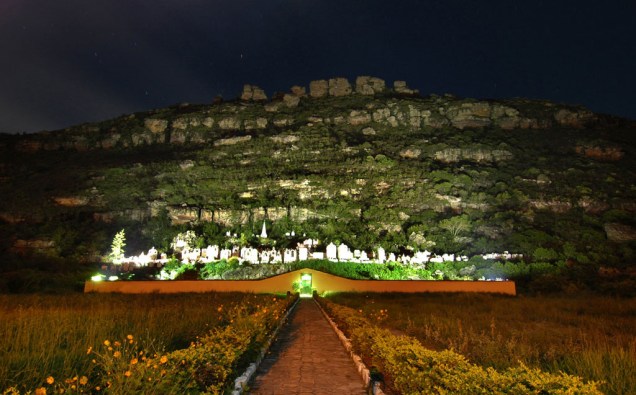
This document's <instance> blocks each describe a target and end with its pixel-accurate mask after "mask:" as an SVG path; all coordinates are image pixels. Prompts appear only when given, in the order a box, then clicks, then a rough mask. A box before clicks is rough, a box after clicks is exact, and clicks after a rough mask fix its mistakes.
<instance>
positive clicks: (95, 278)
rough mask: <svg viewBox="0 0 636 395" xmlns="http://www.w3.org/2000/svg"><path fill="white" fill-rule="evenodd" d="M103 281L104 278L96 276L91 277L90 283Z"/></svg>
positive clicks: (99, 275)
mask: <svg viewBox="0 0 636 395" xmlns="http://www.w3.org/2000/svg"><path fill="white" fill-rule="evenodd" d="M103 279H104V276H103V275H101V274H96V275H94V276H93V277H91V281H96V282H98V281H102V280H103Z"/></svg>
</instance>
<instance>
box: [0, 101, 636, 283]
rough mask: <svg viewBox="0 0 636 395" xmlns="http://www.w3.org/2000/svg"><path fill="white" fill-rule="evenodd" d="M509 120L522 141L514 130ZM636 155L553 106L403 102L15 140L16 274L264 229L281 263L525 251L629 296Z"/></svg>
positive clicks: (159, 114)
mask: <svg viewBox="0 0 636 395" xmlns="http://www.w3.org/2000/svg"><path fill="white" fill-rule="evenodd" d="M484 109H486V110H487V111H490V114H491V115H490V116H491V117H492V119H493V121H490V118H488V123H486V124H484V125H485V126H474V127H472V126H467V127H459V126H458V122H459V121H457V119H458V118H452V116H455V117H458V116H459V115H462V114H464V113H463V112H462V111H464V112H465V111H469V112H470V111H473V112H472V113H470V116H472V117H473V118H475V119H477V121H479V122H482V121H483V120H484V119H486V118H483V117H482V118H479V117H481V115H480V111H484ZM496 112H500V113H502V114H503V112H506V114H508V113H509V114H512V115H511V116H510V117H509V116H508V115H506V116H505V117H504V118H501V119H503V120H509V119H514V120H515V122H517V124H516V125H517V126H515V127H512V128H510V127H506V128H504V127H503V126H501V125H503V124H502V123H501V122H500V120H501V119H500V118H494V117H495V115H494V114H495V113H496ZM449 114H450V115H449ZM453 114H455V115H453ZM457 114H459V115H457ZM515 114H518V115H515ZM555 114H557V115H558V114H566V115H567V116H569V117H570V118H571V119H570V118H565V121H563V120H562V119H561V118H563V116H561V118H559V117H558V116H557V115H555ZM572 114H573V115H572ZM462 116H463V115H462ZM512 116H514V117H517V118H511V117H512ZM559 116H560V115H559ZM577 117H579V118H581V119H583V118H585V119H588V118H589V119H592V121H589V122H587V123H584V122H582V121H581V122H579V121H578V120H579V118H577ZM473 118H470V119H469V120H473ZM555 119H558V120H560V122H557V121H555ZM149 120H150V121H153V120H158V121H157V122H159V123H160V125H163V126H162V127H163V128H165V130H163V129H161V128H160V130H162V131H161V132H156V130H155V129H151V126H148V125H150V124H149V123H148V121H149ZM473 121H474V120H473ZM566 121H567V122H566ZM161 122H164V123H165V124H164V123H161ZM484 122H485V121H484ZM497 122H499V123H497ZM523 122H526V123H527V124H528V125H530V126H528V125H526V126H523ZM577 122H579V123H577ZM152 125H154V124H152ZM532 125H534V126H532ZM152 127H155V126H152ZM635 138H636V135H635V134H634V127H633V125H631V124H630V123H629V122H627V121H623V120H617V119H614V118H611V117H606V116H600V115H593V116H592V115H591V114H589V113H586V112H584V111H583V110H580V109H577V108H572V107H568V106H557V105H555V104H552V103H547V102H532V101H526V100H510V101H503V102H483V101H482V102H479V101H476V100H470V99H457V98H454V97H435V96H432V97H426V98H422V97H415V96H400V95H395V94H392V93H390V92H389V93H386V94H377V95H376V96H363V95H356V94H354V95H350V96H344V97H327V98H323V99H311V98H302V99H301V100H300V102H299V104H298V105H297V107H293V108H288V107H286V106H279V107H277V108H276V110H275V111H271V110H268V109H267V104H265V105H263V104H258V103H244V102H227V103H221V104H215V105H210V106H204V105H201V106H187V107H183V106H175V107H170V108H166V109H160V110H155V111H152V112H148V113H138V114H133V115H130V116H124V117H121V118H118V119H114V120H109V121H105V122H102V123H97V124H91V125H80V126H77V127H74V128H70V129H69V130H66V131H60V132H55V133H49V134H42V135H36V136H34V137H32V136H17V137H15V136H2V138H1V139H0V143H1V144H0V149H2V150H4V151H3V152H4V154H3V155H2V163H1V165H0V179H1V182H0V195H1V196H2V198H3V199H2V200H3V206H2V208H1V209H0V211H1V212H0V235H1V236H2V237H0V251H1V252H2V255H3V256H4V259H3V260H2V263H0V271H2V272H12V273H15V272H18V271H22V270H23V269H28V270H32V271H33V272H34V273H36V274H33V276H37V273H38V272H41V271H42V270H46V267H47V265H48V264H49V263H48V262H50V261H51V260H56V259H60V258H61V259H62V260H63V261H64V262H70V261H74V262H88V263H95V262H97V261H99V260H100V256H104V255H106V254H107V252H108V249H109V242H110V240H112V237H113V236H114V235H115V233H116V232H117V231H119V230H120V229H123V228H125V229H126V236H127V250H128V251H130V252H131V253H135V252H140V251H142V250H147V249H148V248H149V247H150V246H155V247H156V248H157V249H160V250H161V251H169V242H170V240H172V237H173V236H174V235H175V234H176V233H177V232H180V231H184V230H187V229H193V230H197V233H198V234H200V235H202V239H201V242H202V243H210V244H222V243H224V242H225V239H224V235H225V233H226V232H228V231H229V232H230V233H232V234H234V233H236V234H239V235H244V238H245V240H247V242H249V243H251V244H255V245H257V244H258V239H257V238H256V237H254V235H257V234H258V233H259V230H260V226H261V224H262V221H263V220H265V221H267V224H268V228H270V229H271V232H270V237H271V238H272V239H275V240H278V241H279V244H278V246H283V244H284V243H286V242H287V241H286V238H285V236H284V235H285V233H286V232H290V231H292V230H293V231H294V232H295V234H297V235H303V234H305V235H307V237H314V238H318V239H320V240H321V241H322V242H323V246H324V245H326V244H328V243H329V242H342V243H346V244H347V245H349V246H351V247H352V248H356V249H366V250H371V249H373V248H376V247H378V246H383V247H384V248H385V249H386V250H387V251H388V252H400V251H401V250H403V249H404V248H410V249H412V250H423V249H428V250H429V251H432V252H435V253H461V254H466V255H469V256H471V255H475V254H480V253H487V252H503V251H511V252H515V253H520V254H523V255H524V257H525V259H526V262H527V263H529V264H532V263H540V264H551V265H555V266H558V267H562V266H565V265H566V263H567V267H569V268H572V270H573V271H575V272H577V273H586V276H588V279H589V281H579V282H578V283H576V284H575V285H576V286H577V287H581V288H589V287H590V283H595V282H597V281H601V280H602V281H605V282H609V283H611V285H609V286H607V287H605V288H612V289H614V288H621V289H622V288H628V287H627V286H626V285H628V284H630V283H633V281H634V277H635V276H636V273H635V271H634V259H635V254H636V249H635V241H634V234H636V233H634V227H636V222H635V221H634V218H636V216H634V211H636V204H635V203H634V201H635V199H634V198H635V197H636V189H635V188H636V187H635V185H636V183H635V182H634V181H635V173H634V169H636V156H635V155H634V154H635V153H636V144H635ZM25 147H26V148H25ZM615 230H618V233H617V232H616V231H615ZM34 240H36V241H37V240H40V241H42V240H44V241H47V242H51V241H52V243H51V244H50V245H48V246H47V247H46V248H41V246H39V247H33V241H34ZM29 243H32V244H29ZM36 245H37V243H36ZM69 265H70V264H69ZM70 266H73V267H81V264H80V266H77V264H74V265H70ZM599 271H600V273H601V274H602V276H601V277H599ZM15 276H16V277H20V276H22V277H20V279H19V280H16V281H15V284H14V283H12V282H6V281H5V282H4V283H0V290H5V291H6V290H9V291H11V290H13V289H21V288H24V287H25V286H24V283H25V281H28V280H26V279H24V278H23V277H24V276H25V275H24V273H16V274H15ZM603 276H605V277H603ZM27 277H28V276H27ZM577 277H580V276H577ZM607 277H610V278H609V279H608V278H607ZM34 281H36V280H34ZM623 283H625V284H623Z"/></svg>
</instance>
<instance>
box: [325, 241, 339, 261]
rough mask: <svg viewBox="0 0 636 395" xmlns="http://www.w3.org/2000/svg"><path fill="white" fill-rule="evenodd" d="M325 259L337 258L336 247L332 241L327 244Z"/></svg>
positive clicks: (334, 259)
mask: <svg viewBox="0 0 636 395" xmlns="http://www.w3.org/2000/svg"><path fill="white" fill-rule="evenodd" d="M327 259H329V260H330V261H336V260H338V247H336V245H335V244H334V243H329V245H328V246H327Z"/></svg>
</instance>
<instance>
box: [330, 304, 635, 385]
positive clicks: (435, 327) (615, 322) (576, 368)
mask: <svg viewBox="0 0 636 395" xmlns="http://www.w3.org/2000/svg"><path fill="white" fill-rule="evenodd" d="M329 299H330V300H332V301H333V302H336V303H338V304H342V305H346V306H349V307H352V308H354V309H356V310H358V311H360V312H361V313H362V314H363V315H364V316H366V317H367V318H369V319H371V320H372V321H373V322H375V323H377V324H378V325H379V326H382V327H386V328H388V329H390V330H391V331H393V332H394V333H396V334H407V335H410V336H413V337H416V338H417V339H418V340H419V341H420V342H421V343H422V344H423V345H425V346H426V347H428V348H431V349H434V350H442V349H453V350H455V351H457V352H459V353H461V354H463V355H465V356H467V357H468V358H469V360H471V361H473V362H475V363H477V364H479V365H482V366H492V367H495V368H497V369H501V368H507V367H510V366H515V365H517V364H518V362H522V363H524V364H526V365H528V366H533V367H537V368H541V369H542V370H545V371H549V372H558V371H564V372H566V373H569V374H573V375H578V376H581V377H584V378H585V379H588V380H602V381H605V384H603V385H602V386H601V389H602V390H603V391H604V392H606V393H608V394H636V336H635V335H634V334H635V333H636V299H613V298H606V297H599V296H584V297H583V296H582V297H577V298H575V297H516V298H511V297H503V296H489V295H468V294H462V295H460V294H458V295H434V294H426V295H422V294H419V295H404V294H348V293H341V294H334V295H330V296H329Z"/></svg>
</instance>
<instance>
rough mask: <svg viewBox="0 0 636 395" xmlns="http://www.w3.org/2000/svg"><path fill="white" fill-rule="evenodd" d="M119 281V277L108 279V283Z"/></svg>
mask: <svg viewBox="0 0 636 395" xmlns="http://www.w3.org/2000/svg"><path fill="white" fill-rule="evenodd" d="M117 280H119V277H117V276H110V277H108V281H117Z"/></svg>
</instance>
